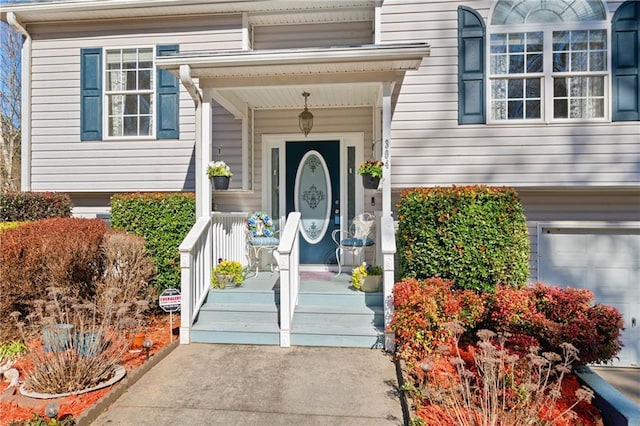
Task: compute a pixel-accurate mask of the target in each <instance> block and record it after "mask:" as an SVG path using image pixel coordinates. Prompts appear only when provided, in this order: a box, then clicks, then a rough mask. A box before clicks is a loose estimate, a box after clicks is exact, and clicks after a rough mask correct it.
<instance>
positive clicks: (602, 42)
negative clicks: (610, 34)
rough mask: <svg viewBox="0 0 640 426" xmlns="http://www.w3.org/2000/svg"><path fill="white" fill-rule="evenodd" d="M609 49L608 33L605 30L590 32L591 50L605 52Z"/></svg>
mask: <svg viewBox="0 0 640 426" xmlns="http://www.w3.org/2000/svg"><path fill="white" fill-rule="evenodd" d="M606 48H607V32H606V31H605V30H591V31H589V49H591V50H605V49H606Z"/></svg>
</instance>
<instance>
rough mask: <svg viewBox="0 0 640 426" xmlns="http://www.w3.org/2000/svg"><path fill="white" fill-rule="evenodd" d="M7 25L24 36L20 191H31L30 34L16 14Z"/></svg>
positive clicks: (8, 17) (11, 16) (8, 20)
mask: <svg viewBox="0 0 640 426" xmlns="http://www.w3.org/2000/svg"><path fill="white" fill-rule="evenodd" d="M7 23H8V24H9V25H11V26H12V27H13V28H14V29H15V30H16V31H17V32H19V33H20V34H22V35H23V36H24V42H23V43H22V59H21V60H22V70H21V72H22V94H21V96H22V117H20V127H21V131H20V134H21V138H22V139H21V142H20V147H21V157H22V158H21V164H20V189H21V190H22V191H31V56H32V55H31V50H32V47H31V42H32V40H31V34H29V32H28V31H27V30H26V29H25V27H24V26H23V25H22V24H21V23H20V22H19V21H18V18H17V17H16V14H15V13H13V12H9V13H7Z"/></svg>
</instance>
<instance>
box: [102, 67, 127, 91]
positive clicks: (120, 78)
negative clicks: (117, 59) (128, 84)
mask: <svg viewBox="0 0 640 426" xmlns="http://www.w3.org/2000/svg"><path fill="white" fill-rule="evenodd" d="M106 78H107V81H106V83H107V84H106V86H107V88H106V90H107V91H118V90H124V83H125V81H126V78H125V77H124V74H123V73H122V71H107V77H106Z"/></svg>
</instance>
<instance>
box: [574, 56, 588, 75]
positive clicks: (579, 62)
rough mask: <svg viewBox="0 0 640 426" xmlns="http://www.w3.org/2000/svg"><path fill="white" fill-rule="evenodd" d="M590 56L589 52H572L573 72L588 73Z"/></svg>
mask: <svg viewBox="0 0 640 426" xmlns="http://www.w3.org/2000/svg"><path fill="white" fill-rule="evenodd" d="M588 59H589V54H588V53H587V52H571V71H572V72H576V71H587V70H588V67H587V63H588V62H587V61H588Z"/></svg>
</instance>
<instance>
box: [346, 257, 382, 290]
mask: <svg viewBox="0 0 640 426" xmlns="http://www.w3.org/2000/svg"><path fill="white" fill-rule="evenodd" d="M369 275H371V276H374V275H378V276H379V275H382V268H381V267H380V266H378V265H368V264H367V263H366V262H362V264H361V265H360V266H358V267H357V268H353V269H352V270H351V285H352V286H353V288H355V289H356V290H360V289H361V288H362V283H363V282H364V279H365V278H366V277H368V276H369Z"/></svg>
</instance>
